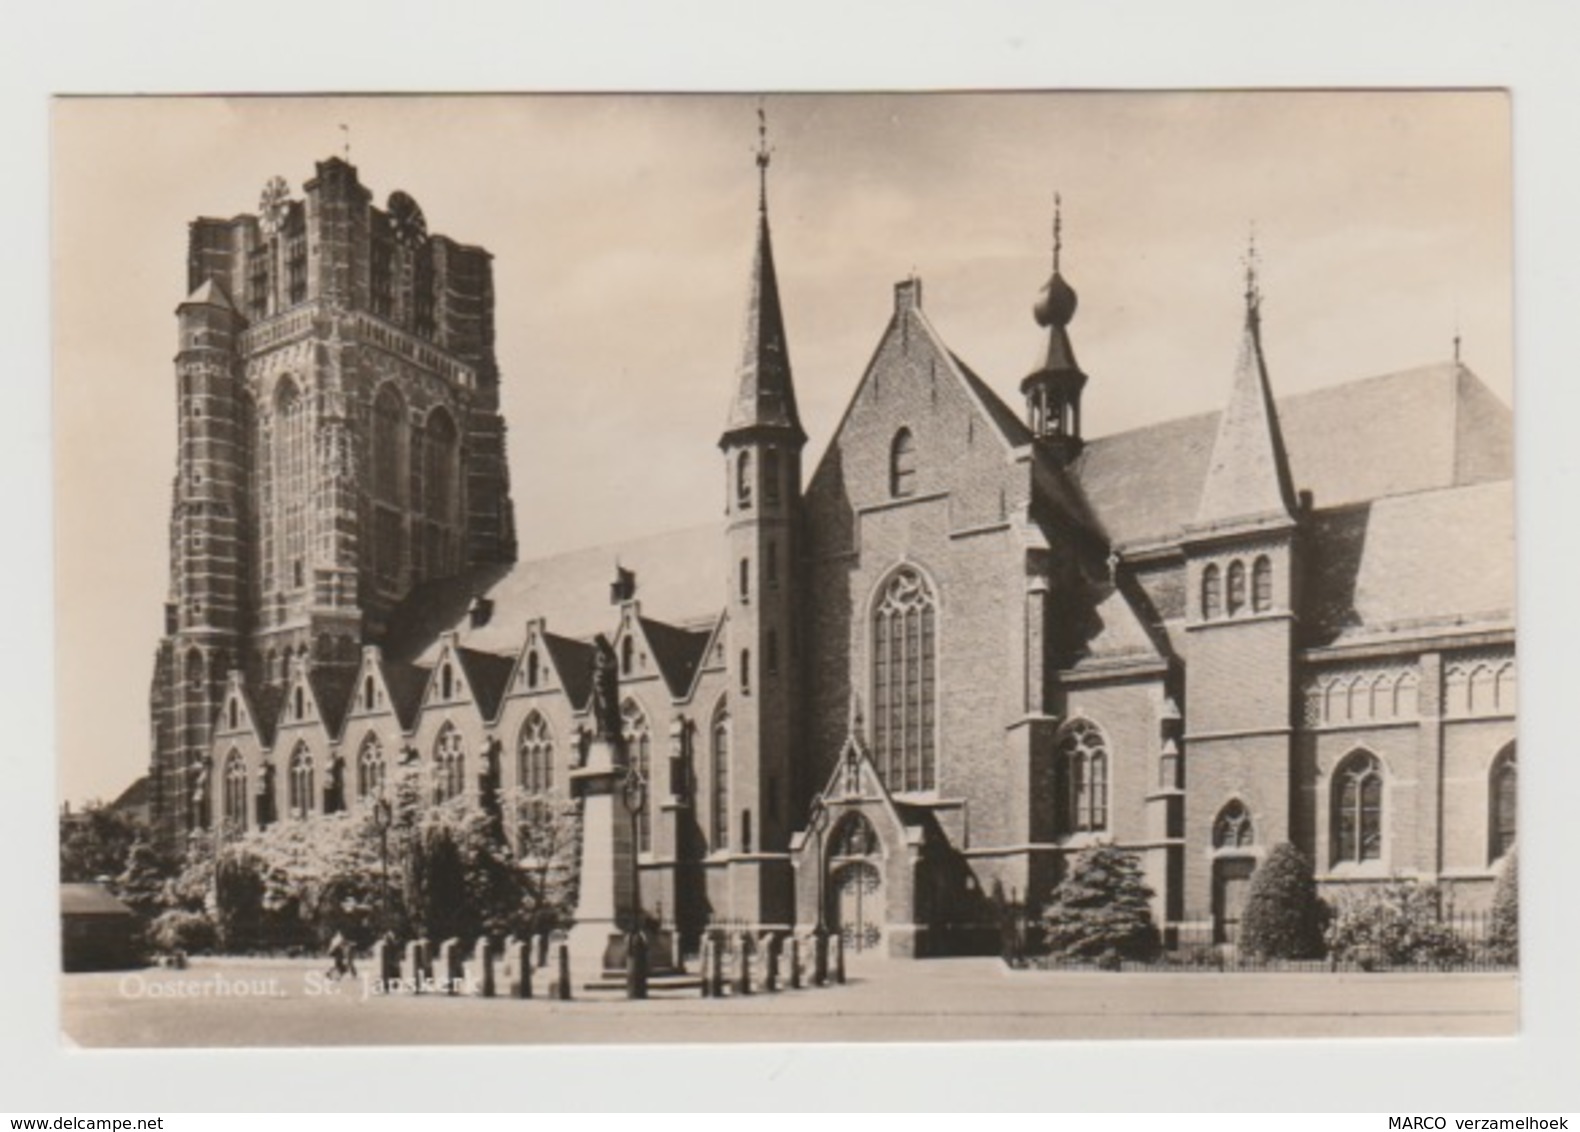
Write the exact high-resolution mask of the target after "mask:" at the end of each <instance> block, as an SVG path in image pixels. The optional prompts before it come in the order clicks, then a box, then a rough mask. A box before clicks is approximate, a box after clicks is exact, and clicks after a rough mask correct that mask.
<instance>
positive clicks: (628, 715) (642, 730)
mask: <svg viewBox="0 0 1580 1132" xmlns="http://www.w3.org/2000/svg"><path fill="white" fill-rule="evenodd" d="M620 724H621V727H620V730H621V733H622V735H623V736H624V738H625V752H626V758H628V759H629V760H630V763H631V767H632V768H633V769H634V770H635V771H636V772H637V774H639V775H641V779H642V804H641V810H640V812H639V813H638V814H637V816H636V851H637V852H638V853H648V852H651V851H652V849H653V806H652V802H653V775H652V770H653V768H652V758H653V733H652V729H651V728H650V727H648V725H647V715H646V714H645V713H644V712H643V711H642V708H641V706H640V705H638V704H637V702H636V701H635V700H626V701H625V703H623V704H621V705H620Z"/></svg>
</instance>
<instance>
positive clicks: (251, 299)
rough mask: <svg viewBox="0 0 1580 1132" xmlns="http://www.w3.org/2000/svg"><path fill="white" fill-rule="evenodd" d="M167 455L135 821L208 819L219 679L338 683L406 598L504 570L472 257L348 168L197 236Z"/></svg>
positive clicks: (486, 314) (183, 308)
mask: <svg viewBox="0 0 1580 1132" xmlns="http://www.w3.org/2000/svg"><path fill="white" fill-rule="evenodd" d="M187 274H188V280H187V282H188V287H189V288H190V289H191V294H190V296H189V297H188V298H187V300H186V301H185V302H183V303H182V304H181V305H180V306H179V307H178V309H177V318H178V324H179V332H180V347H179V353H178V354H177V356H176V373H177V381H178V387H179V388H178V411H179V414H180V421H179V431H180V449H179V456H178V468H177V474H176V478H175V485H174V497H173V502H172V511H171V585H170V598H169V602H168V603H167V606H166V618H165V621H166V626H165V637H164V639H163V640H162V641H161V643H160V646H159V651H158V654H157V657H156V661H155V673H154V681H153V689H152V697H151V700H152V721H153V759H152V768H151V769H152V775H153V780H154V790H155V802H154V823H155V827H156V830H157V832H158V834H159V836H160V837H161V839H162V840H163V841H164V842H165V843H166V844H175V843H177V842H178V841H179V838H180V837H181V836H183V835H184V834H185V833H187V832H189V831H191V830H192V829H194V828H197V827H199V826H201V825H202V824H203V823H204V820H205V819H204V817H203V816H202V815H203V814H205V813H206V812H207V809H208V804H207V802H206V800H205V799H206V797H207V794H208V792H209V791H210V790H211V789H212V787H211V779H212V778H213V775H212V774H211V773H210V768H209V767H208V765H207V755H208V751H209V744H210V737H211V734H212V731H213V725H214V720H215V714H216V712H217V711H218V709H219V706H220V703H221V699H222V696H223V690H224V688H225V685H226V679H227V675H228V673H229V672H230V671H231V670H233V669H235V670H240V671H241V672H242V673H243V676H244V679H245V682H246V685H247V687H248V689H249V691H250V694H251V695H252V696H253V697H254V700H255V701H256V702H259V703H263V704H266V703H269V702H271V698H272V697H277V696H278V695H279V694H280V690H281V688H282V687H283V684H284V683H285V681H286V680H287V678H288V677H289V674H290V671H291V668H292V665H293V664H296V663H299V664H305V665H306V666H307V667H308V668H309V669H310V670H311V671H313V672H314V674H315V678H317V679H321V680H329V681H341V680H344V681H349V680H350V679H351V678H352V676H353V675H354V672H355V669H356V665H357V663H358V660H359V657H360V655H361V646H362V644H363V643H364V642H366V641H370V640H376V639H378V638H379V636H380V635H381V634H382V633H383V632H384V629H385V627H386V623H387V621H388V618H389V616H390V613H391V611H392V610H393V609H394V608H395V606H396V605H397V604H398V603H399V602H400V600H401V599H402V598H403V597H405V596H406V594H407V593H409V592H410V591H411V589H412V588H413V587H415V586H416V585H418V584H420V583H422V582H424V581H428V580H431V579H436V578H442V577H447V576H451V575H455V574H458V573H460V572H461V571H463V570H465V569H466V568H468V567H470V566H474V565H478V564H482V563H489V562H511V561H514V560H515V557H516V540H515V528H514V520H513V514H512V509H511V502H510V489H509V479H508V472H507V469H506V464H505V451H504V449H505V426H504V421H503V418H502V416H501V415H500V412H499V368H498V364H497V362H496V360H495V356H494V322H493V318H494V311H493V307H494V296H493V275H492V265H491V256H490V255H489V253H488V252H487V251H485V250H484V249H482V248H478V247H472V246H468V245H464V244H460V243H457V242H455V241H453V240H450V239H448V238H446V237H444V236H439V235H431V234H429V232H428V230H427V224H426V221H425V219H424V217H423V213H422V210H421V208H420V207H419V206H418V205H417V203H416V201H414V200H413V199H412V198H411V197H410V196H408V195H407V194H405V193H403V192H395V193H392V194H391V195H390V197H389V199H388V202H387V204H386V207H384V208H382V209H381V208H378V207H376V206H374V205H373V204H372V193H371V192H370V191H369V190H368V189H367V188H366V187H364V186H363V185H362V184H361V182H360V181H359V180H358V177H357V171H356V169H355V167H354V166H352V165H350V164H348V163H347V162H345V161H343V160H341V159H339V158H330V159H329V160H327V161H322V162H319V163H318V166H317V172H316V176H314V177H313V178H312V179H311V180H309V181H308V182H307V183H306V184H305V185H304V186H303V198H302V199H300V200H297V199H293V198H292V195H291V192H290V189H289V187H288V185H287V183H286V182H285V180H284V179H283V178H279V177H276V178H273V179H272V180H271V181H270V182H269V183H268V184H267V185H266V186H265V188H264V192H263V196H262V199H261V201H260V204H259V210H258V213H257V214H246V215H241V216H236V217H233V218H231V219H228V220H220V219H209V218H204V219H199V220H196V221H194V222H193V223H192V225H191V230H190V239H189V250H188V260H187Z"/></svg>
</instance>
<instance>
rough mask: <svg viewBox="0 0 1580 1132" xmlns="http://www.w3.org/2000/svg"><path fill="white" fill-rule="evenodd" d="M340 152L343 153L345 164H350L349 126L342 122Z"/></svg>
mask: <svg viewBox="0 0 1580 1132" xmlns="http://www.w3.org/2000/svg"><path fill="white" fill-rule="evenodd" d="M340 134H341V152H342V153H344V154H345V158H346V164H347V165H350V164H351V127H350V126H348V125H346V124H345V123H344V122H342V123H340Z"/></svg>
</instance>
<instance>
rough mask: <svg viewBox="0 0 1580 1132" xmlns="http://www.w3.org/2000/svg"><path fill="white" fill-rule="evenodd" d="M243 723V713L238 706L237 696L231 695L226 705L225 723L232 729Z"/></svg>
mask: <svg viewBox="0 0 1580 1132" xmlns="http://www.w3.org/2000/svg"><path fill="white" fill-rule="evenodd" d="M240 724H241V713H240V711H238V710H237V707H236V698H235V697H234V696H232V697H231V700H230V703H229V704H227V705H226V706H225V725H226V726H227V727H228V728H229V729H230V730H232V731H234V730H236V728H237V727H238V726H240Z"/></svg>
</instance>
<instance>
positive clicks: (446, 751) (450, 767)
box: [433, 722, 466, 802]
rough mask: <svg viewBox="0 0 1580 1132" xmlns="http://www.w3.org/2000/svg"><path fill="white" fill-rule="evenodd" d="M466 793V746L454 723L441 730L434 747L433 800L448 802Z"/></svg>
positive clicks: (447, 724)
mask: <svg viewBox="0 0 1580 1132" xmlns="http://www.w3.org/2000/svg"><path fill="white" fill-rule="evenodd" d="M465 792H466V744H465V742H464V741H463V740H462V739H461V733H460V731H458V730H456V727H455V725H454V724H453V723H448V722H447V723H445V725H444V726H443V727H441V728H440V729H439V738H438V739H437V740H435V741H434V745H433V800H434V801H435V802H448V801H449V800H450V799H451V798H459V797H460V796H461V795H462V794H464V793H465Z"/></svg>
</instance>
